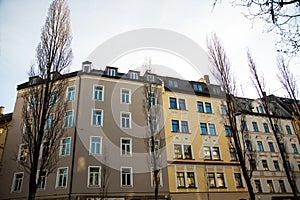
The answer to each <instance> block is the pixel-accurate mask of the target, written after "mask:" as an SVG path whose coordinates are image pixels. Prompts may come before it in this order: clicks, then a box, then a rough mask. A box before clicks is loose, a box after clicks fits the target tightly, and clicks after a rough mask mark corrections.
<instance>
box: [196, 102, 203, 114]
mask: <svg viewBox="0 0 300 200" xmlns="http://www.w3.org/2000/svg"><path fill="white" fill-rule="evenodd" d="M197 108H198V112H204V107H203V102H201V101H197Z"/></svg>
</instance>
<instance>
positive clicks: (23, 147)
mask: <svg viewBox="0 0 300 200" xmlns="http://www.w3.org/2000/svg"><path fill="white" fill-rule="evenodd" d="M27 154H28V145H27V144H20V146H19V153H18V160H19V161H25V160H26V158H27Z"/></svg>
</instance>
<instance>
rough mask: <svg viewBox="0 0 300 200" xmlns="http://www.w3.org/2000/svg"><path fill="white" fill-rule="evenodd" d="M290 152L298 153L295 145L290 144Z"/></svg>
mask: <svg viewBox="0 0 300 200" xmlns="http://www.w3.org/2000/svg"><path fill="white" fill-rule="evenodd" d="M292 150H293V153H298V149H297V146H296V144H292Z"/></svg>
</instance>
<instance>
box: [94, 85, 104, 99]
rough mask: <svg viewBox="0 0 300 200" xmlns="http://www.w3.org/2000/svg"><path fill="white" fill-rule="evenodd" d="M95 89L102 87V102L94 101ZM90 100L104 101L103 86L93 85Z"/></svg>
mask: <svg viewBox="0 0 300 200" xmlns="http://www.w3.org/2000/svg"><path fill="white" fill-rule="evenodd" d="M95 87H102V100H99V99H95V96H94V94H95ZM92 100H93V101H104V85H98V84H93V94H92Z"/></svg>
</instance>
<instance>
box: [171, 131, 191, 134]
mask: <svg viewBox="0 0 300 200" xmlns="http://www.w3.org/2000/svg"><path fill="white" fill-rule="evenodd" d="M171 132H172V133H183V134H192V133H191V132H182V131H171Z"/></svg>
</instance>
